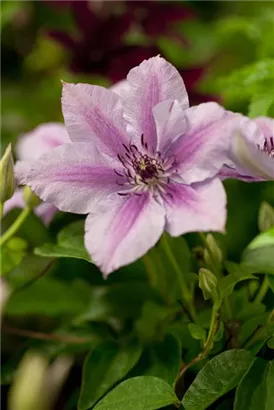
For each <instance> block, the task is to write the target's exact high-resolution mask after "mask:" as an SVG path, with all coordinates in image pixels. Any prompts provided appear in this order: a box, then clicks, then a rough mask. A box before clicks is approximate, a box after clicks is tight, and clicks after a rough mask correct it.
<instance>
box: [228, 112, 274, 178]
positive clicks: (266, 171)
mask: <svg viewBox="0 0 274 410" xmlns="http://www.w3.org/2000/svg"><path fill="white" fill-rule="evenodd" d="M234 116H235V118H236V121H238V120H237V118H239V117H241V116H239V115H237V114H235V115H234ZM228 158H229V161H227V162H226V165H225V166H224V167H223V168H222V169H221V171H220V176H221V177H222V178H237V179H241V180H243V181H246V182H249V181H250V182H254V181H263V180H274V120H273V119H272V118H267V117H258V118H256V119H255V120H247V119H246V121H245V124H244V126H243V125H242V126H239V128H238V129H236V130H235V132H234V133H233V134H232V138H231V143H230V147H229V154H228Z"/></svg>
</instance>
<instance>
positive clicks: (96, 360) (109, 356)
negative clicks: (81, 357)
mask: <svg viewBox="0 0 274 410" xmlns="http://www.w3.org/2000/svg"><path fill="white" fill-rule="evenodd" d="M141 352H142V349H141V346H140V344H139V343H137V342H136V341H133V342H131V343H130V344H129V345H127V346H124V347H119V346H118V345H117V344H116V343H114V342H105V343H103V344H101V345H100V346H98V347H96V348H95V349H94V350H92V351H91V353H90V354H89V355H88V356H87V358H86V360H85V363H84V368H83V379H82V387H81V393H80V398H79V403H78V409H79V410H85V409H88V408H90V407H93V406H94V404H95V403H96V402H97V401H98V400H99V399H100V398H101V397H102V396H103V395H104V394H105V393H106V392H107V391H108V390H109V389H110V388H111V387H112V386H113V385H114V384H116V383H117V382H118V381H120V380H121V379H122V378H123V377H125V376H126V374H127V373H128V372H129V370H130V369H131V368H132V367H133V366H134V365H135V363H136V362H137V361H138V359H139V357H140V355H141Z"/></svg>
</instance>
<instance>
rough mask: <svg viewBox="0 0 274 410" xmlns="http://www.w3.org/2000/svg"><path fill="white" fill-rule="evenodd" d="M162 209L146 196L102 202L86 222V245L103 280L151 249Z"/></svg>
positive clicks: (159, 231) (158, 233)
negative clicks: (103, 277) (102, 275)
mask: <svg viewBox="0 0 274 410" xmlns="http://www.w3.org/2000/svg"><path fill="white" fill-rule="evenodd" d="M164 224H165V210H164V207H163V206H162V205H160V204H159V203H157V202H155V201H154V199H153V198H152V197H151V196H150V194H149V193H146V194H142V195H141V196H138V195H131V196H130V197H129V198H128V197H119V196H118V195H117V197H116V200H113V201H109V202H108V203H102V204H101V205H100V206H98V207H97V208H96V209H94V211H93V212H92V213H90V214H89V215H88V217H87V219H86V227H85V231H86V234H85V246H86V248H87V250H88V252H89V253H90V255H91V258H92V260H93V261H94V262H95V263H96V264H97V265H98V266H99V267H100V269H101V270H102V272H103V274H104V276H105V277H106V276H107V275H108V274H109V273H111V272H112V271H114V270H116V269H118V268H119V267H121V266H124V265H127V264H129V263H131V262H133V261H135V260H137V259H138V258H140V257H141V256H142V255H144V254H145V253H146V252H147V251H148V250H149V249H150V248H152V247H153V246H154V245H155V244H156V242H157V241H158V239H159V237H160V236H161V234H162V232H163V229H164Z"/></svg>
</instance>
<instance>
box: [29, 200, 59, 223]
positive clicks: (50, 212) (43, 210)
mask: <svg viewBox="0 0 274 410" xmlns="http://www.w3.org/2000/svg"><path fill="white" fill-rule="evenodd" d="M57 211H58V209H57V208H56V207H55V206H54V205H51V204H47V203H46V202H43V203H42V204H40V205H39V206H37V208H35V210H34V212H35V214H36V215H37V216H39V218H41V219H42V221H43V222H44V224H45V225H48V224H50V222H51V221H52V219H53V217H54V215H55V214H56V212H57Z"/></svg>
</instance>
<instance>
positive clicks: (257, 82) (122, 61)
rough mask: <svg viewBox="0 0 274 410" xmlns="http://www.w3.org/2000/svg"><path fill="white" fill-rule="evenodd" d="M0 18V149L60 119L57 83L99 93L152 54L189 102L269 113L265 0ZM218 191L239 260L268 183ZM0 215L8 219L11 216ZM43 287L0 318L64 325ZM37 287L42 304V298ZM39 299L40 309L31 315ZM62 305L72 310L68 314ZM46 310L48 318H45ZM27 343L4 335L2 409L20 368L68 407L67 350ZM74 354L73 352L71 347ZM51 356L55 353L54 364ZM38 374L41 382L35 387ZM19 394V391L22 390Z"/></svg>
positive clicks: (72, 271) (48, 8)
mask: <svg viewBox="0 0 274 410" xmlns="http://www.w3.org/2000/svg"><path fill="white" fill-rule="evenodd" d="M1 19H2V25H1V34H2V45H1V57H2V58H1V75H2V84H1V99H2V104H1V138H2V144H1V149H2V150H3V149H5V147H6V146H7V144H8V143H9V142H12V144H15V143H16V140H17V138H18V137H19V136H20V135H21V134H23V133H24V132H28V131H30V130H32V129H33V128H34V127H36V126H37V125H39V124H40V123H44V122H49V121H63V118H62V113H61V106H60V95H61V82H60V79H62V80H64V81H68V82H87V83H92V84H99V85H103V86H106V87H108V86H110V85H111V84H113V83H115V82H117V81H120V80H122V79H123V78H125V77H126V75H127V72H128V71H129V70H130V69H131V68H132V67H134V66H136V65H138V64H139V63H141V62H142V61H143V60H144V59H147V58H149V57H152V56H155V55H157V54H161V55H162V56H163V57H164V58H166V59H167V60H169V61H170V62H171V63H172V64H173V65H175V66H176V68H177V69H178V70H179V71H180V73H181V75H182V77H183V79H184V81H185V84H186V88H187V90H188V93H189V97H190V104H191V105H195V104H199V103H202V102H206V101H210V100H215V101H218V102H219V103H221V104H223V105H225V107H226V108H228V109H231V110H234V111H238V112H242V113H244V114H247V115H249V116H251V117H256V116H260V115H267V116H272V117H274V95H273V92H272V93H270V90H273V87H274V60H273V58H274V42H273V38H274V12H273V2H270V1H269V2H264V1H251V2H245V1H239V2H237V1H232V2H230V1H215V2H210V1H176V2H173V1H103V0H101V1H73V0H72V1H65V0H64V1H54V0H52V1H46V0H45V1H43V0H41V1H2V2H1ZM226 189H227V192H228V203H229V208H228V209H229V219H228V225H227V230H228V234H227V236H226V238H225V241H226V246H227V252H228V255H229V257H231V258H232V259H234V260H237V258H238V257H239V254H240V251H241V250H242V249H243V247H244V246H246V245H247V244H248V242H249V241H250V240H251V238H252V237H253V236H254V235H255V234H256V233H257V232H258V229H257V215H258V209H259V205H260V203H261V202H262V201H263V200H265V201H267V202H269V203H270V204H272V205H274V194H273V185H271V184H269V183H262V184H253V185H248V184H245V183H242V182H235V181H227V182H226ZM9 217H10V218H11V219H12V218H14V216H13V215H12V216H9ZM64 218H67V219H64ZM70 218H71V216H68V215H65V216H61V217H60V216H59V217H57V218H56V220H55V221H54V222H53V224H52V225H51V226H50V235H55V234H56V232H58V230H59V229H60V227H61V226H63V225H64V224H65V222H64V221H67V220H70ZM8 223H9V222H8ZM37 224H38V221H36V220H34V219H33V220H32V221H29V224H28V226H25V228H24V229H25V233H24V234H25V235H26V236H28V239H29V240H30V241H33V243H35V244H37V243H38V242H39V241H40V243H43V241H44V238H45V236H43V235H48V233H45V232H44V231H45V228H43V226H42V225H39V226H38V225H37ZM190 241H191V238H190ZM39 263H40V262H39ZM37 264H38V262H37V260H35V262H33V261H32V264H31V265H30V266H31V267H32V270H33V269H34V270H35V267H37V266H38V265H37ZM138 266H139V265H138ZM41 269H42V268H41ZM126 269H127V268H126ZM126 269H124V270H122V273H121V274H119V273H117V276H115V275H116V274H115V275H114V276H115V277H113V278H112V277H111V278H110V282H108V284H110V285H112V284H113V283H115V282H119V275H120V278H123V277H124V276H126V275H124V272H126ZM30 270H31V269H30ZM135 270H136V273H137V275H142V272H143V271H142V269H141V268H140V267H138V269H135ZM140 271H141V273H140ZM21 274H22V271H21ZM28 274H30V273H29V272H28ZM33 275H34V273H33ZM55 275H56V277H57V278H58V277H59V278H61V279H62V280H66V281H70V280H74V279H75V278H77V276H79V277H81V278H84V279H85V280H86V281H88V282H89V283H92V284H94V283H95V284H100V286H103V285H102V284H103V281H102V279H101V276H100V273H99V272H98V270H97V269H96V267H94V266H93V265H92V267H91V265H89V264H87V263H86V264H85V262H81V261H79V262H78V261H76V260H73V261H72V262H71V261H70V262H69V263H68V262H67V261H65V260H64V261H63V262H61V264H60V266H59V265H58V269H57V271H56V272H55ZM123 275H124V276H123ZM23 276H24V275H23ZM18 278H19V279H18ZM12 280H14V283H15V285H16V286H17V284H18V286H19V285H20V286H22V284H23V282H22V276H20V272H18V269H17V272H16V273H14V275H13V278H11V281H12ZM20 280H21V282H20ZM16 281H17V282H16ZM51 285H52V284H51ZM78 285H79V286H78V287H77V286H76V287H74V293H73V294H72V293H69V295H66V300H65V301H64V300H62V297H61V302H60V304H59V305H58V306H59V310H60V312H61V313H62V314H64V315H71V314H72V311H73V309H74V307H75V306H76V307H75V310H76V311H77V312H78V311H79V303H80V302H79V300H78V299H77V295H81V296H80V299H81V298H82V299H83V300H84V296H83V294H85V289H84V288H83V287H82V288H81V284H78ZM48 286H49V287H48V288H47V283H44V287H43V286H41V287H40V288H39V289H38V288H37V289H35V290H33V293H32V294H31V293H27V294H26V295H25V296H24V292H23V296H22V292H21V294H20V295H21V296H20V297H19V298H17V300H15V302H14V303H13V305H12V307H10V308H9V310H8V311H7V317H6V319H5V320H6V321H8V323H10V322H9V321H11V322H12V323H16V324H17V325H18V324H19V326H21V327H22V326H27V327H28V328H35V329H36V330H39V329H40V328H39V326H40V325H41V328H43V330H45V329H49V330H52V329H55V328H56V326H57V325H58V326H59V325H61V324H62V325H63V324H64V323H63V322H64V320H63V318H62V320H61V319H60V318H59V316H58V312H59V311H58V307H55V308H53V306H51V308H50V309H51V310H50V309H49V307H48V306H49V303H50V300H51V298H52V301H54V303H55V302H56V300H57V299H58V300H60V299H59V297H60V294H59V293H58V291H59V292H60V293H62V289H61V288H58V289H55V290H54V291H52V288H51V287H50V285H49V284H48ZM52 286H53V285H52ZM104 286H105V284H104ZM47 289H48V291H49V293H50V295H51V296H50V297H49V299H43V296H42V295H44V294H45V292H46V290H47ZM75 289H76V290H75ZM39 292H40V293H39ZM51 292H52V293H51ZM76 294H77V295H76ZM18 295H19V294H18ZM119 298H121V295H120V296H119ZM76 299H77V301H76ZM38 300H40V302H41V303H42V305H41V304H40V307H38V308H37V303H38ZM43 301H44V302H45V303H44V305H43ZM77 303H78V305H77ZM127 303H128V301H127V302H125V309H127ZM138 303H139V301H138ZM68 304H71V305H70V308H68V306H67V305H68ZM41 306H42V307H41ZM56 306H57V305H56ZM81 306H82V305H81ZM100 308H101V307H100ZM47 309H48V310H47ZM77 309H78V310H77ZM44 310H47V312H46V314H44V313H45V312H44ZM80 310H81V309H80ZM56 312H57V313H56ZM97 313H98V312H97ZM119 314H120V312H119ZM92 315H93V316H92ZM92 315H91V316H90V317H91V319H90V320H93V321H94V322H95V324H94V323H93V327H94V329H95V328H96V329H95V330H96V332H98V334H100V335H104V332H107V331H109V329H106V328H105V324H102V322H104V319H102V318H104V317H105V316H108V310H107V311H106V312H105V311H103V313H102V311H100V312H99V313H98V317H97V316H96V312H95V313H93V314H92ZM94 315H95V316H96V317H95V316H94ZM100 315H101V316H100ZM104 315H105V316H104ZM114 316H115V315H114ZM118 316H119V315H118ZM66 317H67V316H66ZM92 318H93V319H92ZM94 318H95V319H94ZM98 318H99V319H98ZM127 320H129V319H128V318H127ZM114 327H115V326H114ZM70 329H71V330H70V331H71V333H72V334H74V333H73V330H72V328H70ZM94 329H93V330H94ZM40 330H41V329H40ZM82 330H83V329H82ZM84 330H85V329H84ZM84 330H83V332H84ZM96 332H95V333H96ZM32 343H34V342H30V341H29V339H24V337H23V338H20V335H19V337H18V335H17V336H16V335H6V334H3V340H2V349H3V356H2V363H3V373H2V382H3V383H4V388H3V395H2V398H3V402H2V404H3V408H6V406H7V402H6V398H7V392H8V391H10V385H11V383H14V371H15V369H16V368H17V366H18V364H19V363H20V366H21V371H23V374H24V375H25V383H26V384H27V385H28V388H29V386H30V384H29V383H31V384H32V383H33V378H31V376H30V379H28V378H27V375H28V374H30V375H31V374H33V373H36V374H41V375H43V377H42V376H41V378H43V383H44V384H43V385H44V386H45V383H47V386H48V387H47V389H48V390H47V389H46V390H45V391H47V392H51V393H50V395H51V396H52V400H51V403H50V404H49V403H48V404H47V405H45V406H48V407H45V408H52V409H53V408H55V409H58V410H61V409H64V410H73V409H75V408H76V403H77V398H78V395H79V389H80V383H81V377H80V367H79V366H77V364H76V365H75V364H74V366H73V370H72V371H71V367H72V359H71V351H69V349H68V348H66V349H65V348H64V346H62V344H61V345H60V344H58V346H56V345H54V342H53V341H48V343H47V342H45V341H42V342H40V344H39V342H37V340H36V341H35V343H36V344H35V345H32ZM30 347H31V348H32V347H35V349H36V350H35V351H37V349H38V351H46V352H47V355H48V356H47V357H50V360H51V361H53V358H54V359H56V357H57V358H58V362H56V361H54V362H53V363H51V366H53V365H55V368H53V367H51V372H52V373H50V375H51V376H50V377H49V373H48V372H49V368H48V362H46V364H45V361H44V359H43V357H42V356H41V355H38V356H36V353H35V354H34V353H31V354H30V355H28V356H26V355H25V353H26V352H27V351H29V348H30ZM57 347H58V348H57ZM62 347H63V348H64V349H63V351H62ZM84 348H85V346H83V345H81V348H79V350H80V351H81V349H82V350H84ZM58 349H59V350H58ZM72 350H73V349H72ZM74 350H75V346H74ZM74 350H73V355H74V354H75V351H74ZM61 351H62V352H63V353H62V354H64V356H62V355H61V356H59V354H60V352H61ZM80 353H81V352H80ZM23 357H24V361H22V358H23ZM80 357H81V356H80ZM47 360H48V359H47ZM24 366H25V367H24ZM22 369H23V370H22ZM26 369H27V370H26ZM37 369H39V371H38V370H37ZM45 369H47V382H45V379H44V377H45ZM28 372H29V373H28ZM39 372H40V373H39ZM69 372H70V377H69V378H68V379H67V375H68V373H69ZM53 375H55V376H53ZM18 377H19V376H17V379H18ZM51 377H52V378H53V377H56V383H54V385H53V383H50V378H51ZM28 380H30V382H29V381H28ZM41 380H42V379H41ZM54 380H55V379H54ZM64 380H67V381H66V383H65V384H64V386H63V388H62V389H61V387H60V389H59V390H58V386H59V385H58V383H60V386H62V384H63V381H64ZM38 382H39V380H38V381H37V383H38ZM18 383H19V382H18ZM19 384H20V383H19ZM12 386H14V385H13V384H12ZM22 389H23V391H24V389H25V387H24V388H21V390H22ZM54 389H55V390H54ZM37 391H38V390H37ZM20 392H21V393H20ZM33 392H34V393H35V385H33ZM60 392H61V393H60ZM20 394H24V393H22V391H20V388H17V390H16V387H13V390H12V397H15V399H14V400H15V401H14V402H13V401H12V400H13V399H11V402H10V403H12V404H10V405H9V408H10V410H21V409H22V410H32V409H35V408H36V409H37V410H43V409H42V404H41V403H40V404H38V405H36V407H35V406H34V407H28V405H27V406H26V407H18V404H16V403H17V402H16V397H20ZM28 394H29V393H28ZM16 395H17V396H16ZM19 402H20V400H19ZM21 402H22V401H21Z"/></svg>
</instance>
